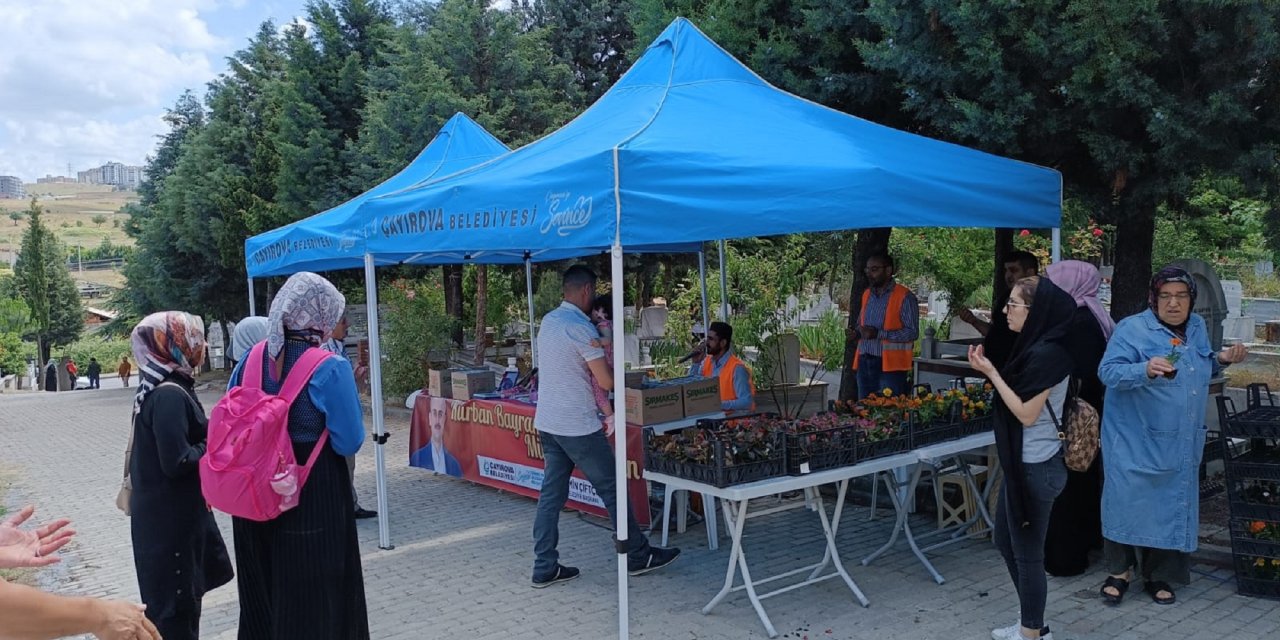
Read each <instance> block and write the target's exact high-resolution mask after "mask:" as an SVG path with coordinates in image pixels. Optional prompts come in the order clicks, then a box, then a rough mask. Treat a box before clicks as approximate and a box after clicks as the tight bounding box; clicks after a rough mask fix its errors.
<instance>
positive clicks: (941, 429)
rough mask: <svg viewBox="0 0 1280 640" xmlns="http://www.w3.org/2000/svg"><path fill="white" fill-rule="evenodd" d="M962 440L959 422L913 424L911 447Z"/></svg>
mask: <svg viewBox="0 0 1280 640" xmlns="http://www.w3.org/2000/svg"><path fill="white" fill-rule="evenodd" d="M959 438H960V423H959V422H942V421H934V422H924V423H922V422H912V423H911V447H912V448H913V449H914V448H918V447H925V446H928V445H931V444H938V443H939V442H947V441H948V440H956V439H959Z"/></svg>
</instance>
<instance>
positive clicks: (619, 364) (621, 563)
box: [611, 241, 641, 640]
mask: <svg viewBox="0 0 1280 640" xmlns="http://www.w3.org/2000/svg"><path fill="white" fill-rule="evenodd" d="M611 253H612V255H611V258H612V263H613V265H612V269H611V271H612V276H613V277H612V285H613V288H612V290H613V292H614V294H613V296H611V297H612V298H613V317H615V318H621V317H622V307H623V302H624V301H623V299H622V298H623V292H624V291H626V289H625V288H623V281H622V244H621V243H619V242H617V241H615V242H614V245H613V251H612V252H611ZM625 344H626V341H625V340H618V339H614V341H613V415H614V424H615V425H617V430H616V431H615V432H614V434H613V442H614V449H615V454H614V459H613V462H614V470H613V473H614V477H615V478H616V480H617V482H616V484H617V498H616V499H617V505H618V508H617V509H616V511H617V513H618V522H617V532H618V549H617V551H618V638H619V640H625V639H626V638H629V637H630V622H631V621H630V614H629V604H628V599H627V596H628V594H627V551H626V549H627V540H628V536H631V535H641V534H640V532H639V531H632V532H628V531H627V513H628V510H629V509H630V505H631V500H630V498H629V496H628V495H627V420H626V415H627V394H626V393H625V392H623V390H622V382H623V381H624V380H626V373H625V372H624V370H623V365H624V364H625V363H626V361H627V360H626V349H625V348H624V346H623V345H625Z"/></svg>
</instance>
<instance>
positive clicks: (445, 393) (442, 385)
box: [427, 369, 455, 398]
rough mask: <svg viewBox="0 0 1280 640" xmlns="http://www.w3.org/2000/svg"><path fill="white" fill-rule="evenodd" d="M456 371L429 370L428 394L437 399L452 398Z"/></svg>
mask: <svg viewBox="0 0 1280 640" xmlns="http://www.w3.org/2000/svg"><path fill="white" fill-rule="evenodd" d="M454 371H455V370H454V369H429V370H427V393H430V394H431V395H432V396H433V397H436V398H452V397H453V372H454Z"/></svg>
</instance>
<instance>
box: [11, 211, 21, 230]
mask: <svg viewBox="0 0 1280 640" xmlns="http://www.w3.org/2000/svg"><path fill="white" fill-rule="evenodd" d="M23 217H24V214H23V213H22V212H21V211H10V212H9V219H10V220H12V221H13V226H15V227H16V226H18V223H19V222H21V221H22V218H23Z"/></svg>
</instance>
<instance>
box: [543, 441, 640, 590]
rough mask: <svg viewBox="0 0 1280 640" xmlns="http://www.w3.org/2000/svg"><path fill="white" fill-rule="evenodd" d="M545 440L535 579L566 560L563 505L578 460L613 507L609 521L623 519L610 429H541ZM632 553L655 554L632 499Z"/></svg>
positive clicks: (637, 556)
mask: <svg viewBox="0 0 1280 640" xmlns="http://www.w3.org/2000/svg"><path fill="white" fill-rule="evenodd" d="M538 437H539V438H540V439H541V440H542V459H543V463H544V465H545V471H544V472H543V475H542V491H541V493H539V494H538V513H537V515H536V516H534V519H533V554H534V560H533V579H534V580H539V579H543V578H548V577H550V576H552V575H553V574H554V573H555V570H556V564H557V563H558V562H559V560H560V552H559V551H557V550H556V545H557V544H559V542H560V511H561V510H562V509H564V504H565V501H567V500H568V499H569V476H570V474H572V473H573V468H574V467H575V466H576V467H577V468H579V469H582V473H583V475H585V476H587V481H588V482H590V483H591V486H592V487H595V490H596V494H598V495H599V496H600V499H601V500H602V501H603V502H604V506H605V508H606V509H608V510H609V522H610V523H616V522H617V521H618V501H617V486H618V485H617V482H616V480H615V478H614V475H613V473H614V457H613V447H612V446H610V444H609V439H608V438H606V437H605V435H604V431H603V430H602V431H597V432H595V433H593V434H591V435H589V436H558V435H554V434H550V433H547V432H545V431H539V432H538ZM627 543H628V546H627V549H628V550H627V556H628V557H629V558H630V559H633V560H638V561H643V560H644V559H645V558H646V557H647V556H648V554H649V539H648V538H646V537H645V536H644V534H643V533H641V532H640V525H639V524H637V523H636V518H635V515H634V514H633V513H631V504H630V503H629V502H628V504H627Z"/></svg>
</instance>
